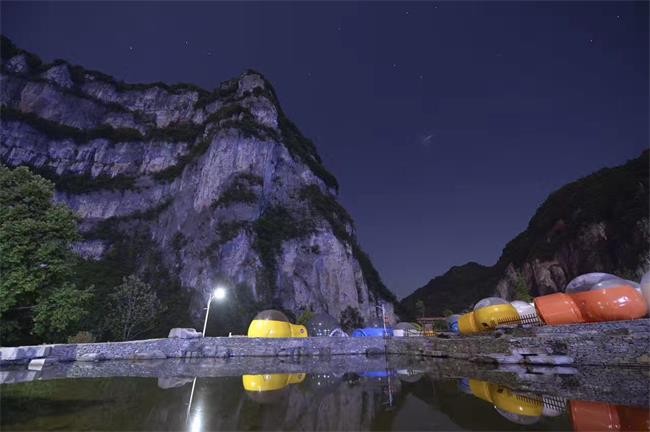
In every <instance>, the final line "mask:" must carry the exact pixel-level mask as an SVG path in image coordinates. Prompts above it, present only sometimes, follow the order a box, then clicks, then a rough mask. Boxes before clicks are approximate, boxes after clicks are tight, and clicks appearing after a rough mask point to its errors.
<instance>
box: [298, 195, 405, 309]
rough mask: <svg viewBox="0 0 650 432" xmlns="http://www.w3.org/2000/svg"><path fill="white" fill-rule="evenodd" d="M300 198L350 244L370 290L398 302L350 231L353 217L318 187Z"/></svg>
mask: <svg viewBox="0 0 650 432" xmlns="http://www.w3.org/2000/svg"><path fill="white" fill-rule="evenodd" d="M299 196H300V198H301V199H302V200H305V201H308V202H309V204H310V207H311V208H313V209H314V210H315V211H316V212H317V213H318V214H319V215H321V216H322V217H323V218H324V219H325V220H326V221H327V222H328V223H329V225H330V226H331V227H332V231H333V232H334V235H335V236H336V237H337V238H338V239H339V240H341V241H343V242H345V243H348V244H350V246H351V247H352V253H353V255H354V257H355V259H356V260H357V261H358V262H359V266H360V267H361V271H362V272H363V277H364V279H365V281H366V285H368V288H369V289H370V290H371V291H373V292H375V293H377V294H378V295H380V296H381V297H383V298H385V299H387V300H389V301H391V302H395V303H396V302H397V298H396V297H395V294H393V293H392V292H391V291H390V290H389V289H388V288H387V287H386V285H384V282H383V281H382V279H381V276H380V275H379V272H378V271H377V269H376V268H375V266H374V265H373V264H372V261H371V260H370V258H369V257H368V255H367V254H366V253H365V252H364V251H363V249H361V246H360V245H359V244H358V243H357V240H356V239H355V238H354V237H353V236H352V235H351V234H350V232H349V231H348V226H350V227H352V225H353V222H352V217H351V216H350V214H349V213H348V212H347V211H346V210H345V209H344V208H343V206H341V204H339V203H338V201H336V199H335V198H334V197H333V196H332V195H330V194H325V193H323V192H322V191H321V190H320V188H319V187H318V186H316V185H309V186H306V187H304V188H302V189H301V190H300V193H299Z"/></svg>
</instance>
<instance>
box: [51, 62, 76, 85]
mask: <svg viewBox="0 0 650 432" xmlns="http://www.w3.org/2000/svg"><path fill="white" fill-rule="evenodd" d="M43 78H45V79H46V80H48V81H52V82H53V83H55V84H56V85H59V86H61V87H63V88H70V87H72V86H73V85H74V83H73V82H72V79H71V78H70V70H69V69H68V65H67V64H60V65H56V66H53V67H51V68H49V69H48V70H47V71H46V72H45V73H44V74H43Z"/></svg>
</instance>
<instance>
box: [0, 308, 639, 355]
mask: <svg viewBox="0 0 650 432" xmlns="http://www.w3.org/2000/svg"><path fill="white" fill-rule="evenodd" d="M648 353H650V319H644V320H636V321H626V322H610V323H600V324H583V325H567V326H555V327H551V326H544V327H534V328H527V329H525V328H516V327H512V328H501V329H499V330H497V331H495V332H492V333H488V334H485V335H478V336H458V335H451V334H448V333H442V334H439V335H438V336H437V337H401V338H400V337H394V338H386V339H385V338H381V337H377V338H373V337H366V338H345V337H334V338H327V337H310V338H300V339H298V338H296V339H259V338H247V337H230V338H227V337H226V338H218V337H207V338H200V337H199V338H193V339H181V338H167V339H149V340H140V341H129V342H104V343H87V344H57V345H40V346H31V347H15V348H0V364H16V363H18V364H21V363H22V364H26V363H29V362H30V361H33V360H34V359H40V361H41V366H42V365H44V364H46V363H52V362H69V361H99V360H145V359H149V360H150V359H165V358H190V359H194V358H236V357H280V358H287V357H288V358H300V357H329V356H336V355H368V354H402V355H408V356H422V357H447V358H453V359H465V360H470V361H475V362H492V363H522V364H533V365H534V364H542V365H543V364H546V365H549V364H550V365H613V366H624V365H630V366H648V365H649V364H650V355H649V354H648Z"/></svg>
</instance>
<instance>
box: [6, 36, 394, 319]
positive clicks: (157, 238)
mask: <svg viewBox="0 0 650 432" xmlns="http://www.w3.org/2000/svg"><path fill="white" fill-rule="evenodd" d="M2 60H3V62H2V75H1V80H2V82H1V83H2V87H1V90H2V93H1V95H0V101H1V103H2V112H1V114H2V120H3V127H2V133H1V135H0V160H1V161H2V162H3V163H4V164H6V165H8V166H11V167H15V166H21V165H25V166H28V167H30V168H31V169H32V170H34V171H36V172H37V173H39V174H41V175H43V176H45V177H46V178H49V179H50V180H52V181H53V182H54V183H55V188H56V196H55V199H56V200H57V201H59V202H64V203H65V204H67V205H68V206H69V207H71V208H72V209H73V211H75V213H76V214H77V215H78V216H79V218H80V231H81V233H82V235H83V237H84V240H83V241H82V242H80V243H78V244H76V245H75V251H76V252H77V253H78V254H79V255H81V256H83V257H84V258H85V259H86V262H85V265H86V267H87V268H86V269H85V271H84V272H82V273H83V274H84V275H85V276H84V277H83V278H82V279H83V280H82V282H83V283H86V284H90V283H93V284H94V285H96V286H99V291H100V292H102V293H107V292H109V291H110V288H111V287H110V285H111V284H114V283H115V282H116V281H119V278H120V277H121V276H124V275H125V273H129V272H133V273H136V274H139V275H141V276H142V277H143V278H145V279H147V280H149V281H152V282H153V283H154V284H156V285H160V286H163V285H165V286H169V287H170V288H165V289H166V290H167V291H169V292H168V293H167V294H168V297H169V298H168V299H167V300H169V301H172V302H177V303H179V304H180V303H182V301H181V300H179V299H176V300H171V299H172V298H175V297H174V296H177V295H180V294H183V295H182V296H181V297H187V298H186V299H185V300H186V301H187V302H189V305H190V306H189V309H190V310H191V311H192V313H191V316H190V317H189V318H188V319H187V320H185V321H184V322H191V323H192V324H195V325H196V324H197V323H198V321H199V320H200V317H201V316H202V312H201V310H202V308H203V307H204V306H205V304H204V303H205V299H207V298H208V295H209V294H208V293H209V292H210V291H211V289H212V287H213V286H215V285H216V284H226V285H227V286H230V287H231V289H232V292H233V298H232V301H231V303H233V304H235V306H232V307H231V308H230V310H224V311H223V313H222V314H221V315H222V317H223V320H229V319H230V320H234V321H237V322H238V323H239V329H240V328H241V326H242V325H243V324H244V322H245V321H246V320H248V319H250V318H252V316H251V315H252V314H254V312H255V311H256V310H259V309H260V308H263V307H264V308H266V307H275V308H280V309H282V310H285V311H286V312H287V313H289V314H290V315H294V316H297V315H298V314H300V313H303V312H305V311H308V310H313V311H322V310H324V311H327V312H329V313H331V314H332V315H334V316H335V317H337V318H343V315H345V314H347V315H350V314H352V315H353V316H355V314H356V315H358V317H359V318H366V319H369V318H373V317H375V316H376V315H377V309H376V307H375V306H376V304H377V303H378V302H385V303H387V304H388V305H390V304H392V302H395V301H396V299H395V296H394V294H393V293H392V292H390V290H388V288H387V287H386V286H385V285H384V284H383V282H382V280H381V277H380V276H379V274H378V272H377V271H376V269H375V268H374V266H373V265H372V262H371V261H370V259H369V258H368V256H367V255H366V254H365V252H363V250H362V249H361V247H360V246H359V244H358V242H357V240H356V235H355V232H354V223H353V221H352V218H351V217H350V215H349V214H348V213H347V211H345V209H344V208H343V207H342V206H341V205H340V204H339V203H338V201H337V200H336V195H337V192H338V183H337V181H336V178H335V177H334V176H333V175H332V174H331V173H329V171H327V169H326V168H325V167H324V166H323V164H322V161H321V159H320V157H319V156H318V152H317V150H316V147H315V145H314V144H313V142H312V141H311V140H309V139H308V138H306V137H304V136H303V135H302V133H301V132H300V130H299V129H298V128H297V126H296V125H295V124H293V123H292V122H291V121H290V120H289V119H288V117H287V116H286V115H285V114H284V112H283V110H282V108H281V107H280V103H279V99H278V98H277V95H276V93H275V90H274V89H273V87H272V86H271V84H270V83H269V82H268V80H266V78H265V77H264V76H263V75H261V74H260V73H259V72H256V71H252V70H248V71H246V72H245V73H243V74H242V75H241V76H240V77H238V78H236V79H231V80H228V81H225V82H224V83H222V84H221V85H220V86H219V87H217V88H216V89H215V90H214V91H212V92H209V91H207V90H202V89H200V88H198V87H196V86H193V85H188V84H178V85H173V86H170V85H167V84H163V83H153V84H149V85H147V84H126V83H122V82H119V81H115V80H114V79H112V78H111V77H109V76H108V75H105V74H102V73H100V72H94V71H88V70H85V69H83V68H81V67H80V66H73V65H70V64H69V63H67V62H65V61H55V62H52V63H50V64H43V63H42V62H41V61H40V59H38V57H37V56H35V55H34V54H31V53H28V52H26V51H24V50H21V49H19V48H17V47H15V45H14V44H13V43H12V42H11V41H10V40H9V39H7V38H5V37H3V38H2ZM127 257H128V259H127ZM107 260H108V261H107ZM96 274H104V276H103V277H102V278H98V277H97V276H95V275H96ZM158 279H160V280H158ZM109 282H110V283H109ZM113 286H114V285H113ZM165 289H162V288H161V290H163V291H165ZM180 309H182V307H180ZM388 310H389V315H390V316H391V317H392V307H389V308H388ZM177 312H178V314H179V315H178V316H179V317H180V315H181V312H182V310H179V311H177ZM244 316H245V318H244ZM179 320H180V318H179Z"/></svg>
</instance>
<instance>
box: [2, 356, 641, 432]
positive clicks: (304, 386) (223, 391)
mask: <svg viewBox="0 0 650 432" xmlns="http://www.w3.org/2000/svg"><path fill="white" fill-rule="evenodd" d="M1 390H2V393H1V399H0V401H1V406H0V408H1V410H2V416H1V418H0V426H1V429H2V430H53V429H60V430H70V429H73V430H79V429H85V430H88V429H93V430H185V431H191V432H200V431H208V430H440V429H442V430H455V429H468V430H531V429H534V430H571V429H575V430H576V431H587V430H622V431H626V430H648V427H649V426H650V424H649V420H648V409H647V408H646V407H642V408H640V407H626V406H614V405H608V404H605V403H596V402H585V401H576V400H571V401H565V400H564V399H562V398H559V397H556V396H551V395H535V394H529V393H523V392H520V391H517V390H514V389H510V388H507V387H505V386H502V385H498V384H494V383H490V382H487V381H479V380H475V379H460V380H459V379H436V378H434V377H433V375H430V374H429V373H428V372H427V371H424V370H414V369H396V370H394V369H379V370H370V371H366V372H358V373H344V372H343V371H338V372H326V373H317V374H316V373H315V374H305V373H282V374H250V375H243V376H234V377H221V378H208V377H201V378H198V379H195V380H193V379H191V378H190V379H188V378H173V377H169V378H161V379H158V380H156V379H152V378H128V379H127V378H107V379H83V380H81V379H78V380H73V379H61V380H53V381H43V382H39V381H35V382H29V383H21V384H11V385H3V386H2V387H1ZM188 402H190V403H188ZM53 407H56V409H53ZM26 413H29V415H26Z"/></svg>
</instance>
